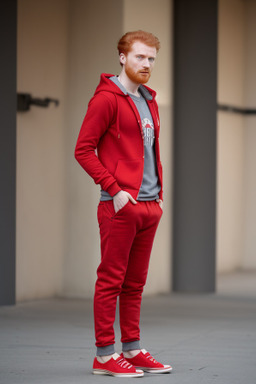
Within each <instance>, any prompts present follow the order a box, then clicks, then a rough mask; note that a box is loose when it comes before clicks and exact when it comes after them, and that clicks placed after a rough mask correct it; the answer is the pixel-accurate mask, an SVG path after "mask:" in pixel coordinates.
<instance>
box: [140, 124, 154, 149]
mask: <svg viewBox="0 0 256 384" xmlns="http://www.w3.org/2000/svg"><path fill="white" fill-rule="evenodd" d="M142 129H143V133H144V145H149V146H150V147H152V146H153V144H154V139H155V135H154V125H153V123H152V121H150V120H149V119H147V118H144V119H143V120H142Z"/></svg>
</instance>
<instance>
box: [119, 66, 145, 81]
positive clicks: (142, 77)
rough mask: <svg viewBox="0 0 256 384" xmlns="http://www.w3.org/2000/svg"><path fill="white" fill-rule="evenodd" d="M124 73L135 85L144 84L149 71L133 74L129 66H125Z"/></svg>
mask: <svg viewBox="0 0 256 384" xmlns="http://www.w3.org/2000/svg"><path fill="white" fill-rule="evenodd" d="M125 72H126V74H127V76H128V77H129V79H130V80H131V81H133V82H134V83H136V84H146V83H147V82H148V81H149V79H150V75H151V74H150V70H149V69H144V70H143V69H142V70H140V71H138V72H135V71H134V70H133V69H132V68H131V67H130V66H129V65H126V67H125Z"/></svg>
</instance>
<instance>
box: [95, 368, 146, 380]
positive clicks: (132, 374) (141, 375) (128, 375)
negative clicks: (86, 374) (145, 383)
mask: <svg viewBox="0 0 256 384" xmlns="http://www.w3.org/2000/svg"><path fill="white" fill-rule="evenodd" d="M92 373H93V374H94V375H107V376H114V377H130V378H131V377H143V376H144V372H141V373H114V372H111V371H106V370H104V369H93V371H92Z"/></svg>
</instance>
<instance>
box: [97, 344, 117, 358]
mask: <svg viewBox="0 0 256 384" xmlns="http://www.w3.org/2000/svg"><path fill="white" fill-rule="evenodd" d="M113 353H115V344H111V345H107V346H106V347H97V352H96V355H97V356H107V355H113Z"/></svg>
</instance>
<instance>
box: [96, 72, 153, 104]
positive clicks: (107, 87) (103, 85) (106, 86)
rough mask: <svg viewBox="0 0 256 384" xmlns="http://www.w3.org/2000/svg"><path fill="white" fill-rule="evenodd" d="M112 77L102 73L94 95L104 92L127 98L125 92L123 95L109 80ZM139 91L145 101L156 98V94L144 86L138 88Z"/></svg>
mask: <svg viewBox="0 0 256 384" xmlns="http://www.w3.org/2000/svg"><path fill="white" fill-rule="evenodd" d="M113 76H114V75H111V74H108V73H102V74H101V77H100V83H99V85H98V86H97V88H96V90H95V93H94V94H95V95H96V94H97V93H99V92H101V91H105V92H111V93H114V94H116V95H120V96H128V93H127V92H126V93H124V92H123V91H122V90H121V89H120V88H119V87H118V86H117V85H116V84H115V83H114V82H113V81H112V80H110V77H113ZM139 90H140V92H141V93H142V95H143V96H144V97H145V99H147V100H153V99H154V98H155V97H156V92H155V91H154V90H153V89H151V88H149V87H147V86H145V85H142V84H141V85H140V86H139Z"/></svg>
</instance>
